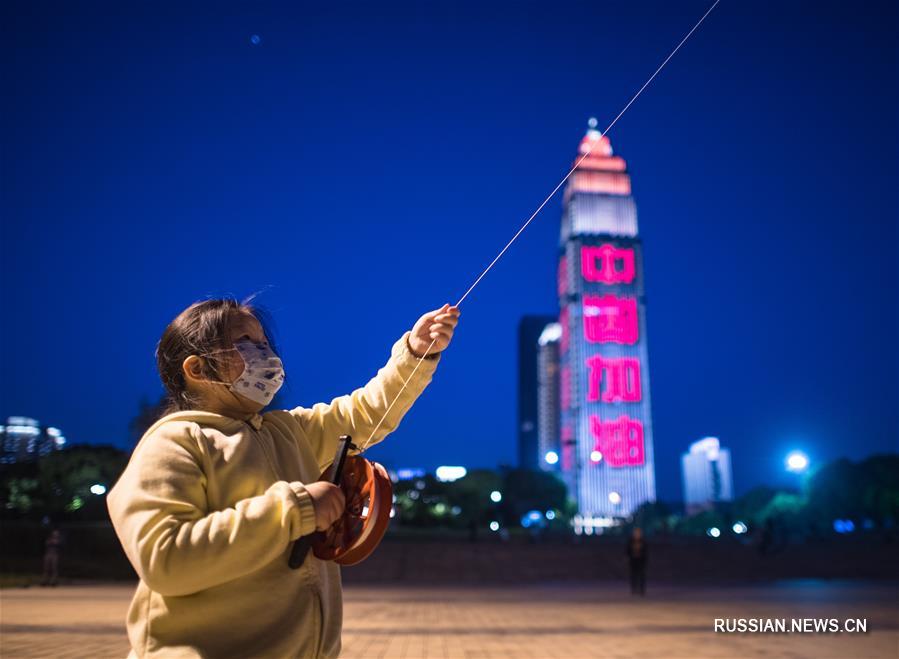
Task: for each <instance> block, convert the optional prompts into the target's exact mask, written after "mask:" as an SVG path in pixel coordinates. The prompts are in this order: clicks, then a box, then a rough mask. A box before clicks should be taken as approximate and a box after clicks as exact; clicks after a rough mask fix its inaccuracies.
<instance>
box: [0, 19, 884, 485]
mask: <svg viewBox="0 0 899 659" xmlns="http://www.w3.org/2000/svg"><path fill="white" fill-rule="evenodd" d="M706 9H707V5H706V3H701V2H695V3H693V2H688V3H678V4H676V5H672V4H670V3H649V2H645V3H637V4H633V5H627V6H618V5H610V6H598V5H596V6H594V5H593V4H581V3H571V4H570V5H564V6H559V7H555V6H554V7H543V6H539V5H515V4H511V3H510V4H508V5H502V4H498V5H492V4H491V6H489V7H487V6H480V5H477V4H475V3H471V4H459V5H457V6H455V7H454V8H449V7H427V8H426V7H422V6H416V5H411V4H410V5H408V6H402V7H401V6H399V5H397V6H396V7H392V8H389V9H384V10H383V11H379V10H376V9H375V8H371V7H365V6H362V5H360V7H359V8H358V10H357V11H353V12H349V13H348V14H347V13H342V12H341V11H340V10H339V9H338V8H335V7H320V8H317V9H315V10H314V11H303V10H301V9H299V8H296V7H287V6H285V7H282V8H280V9H279V10H278V11H271V10H265V11H263V10H262V9H260V8H253V7H249V6H247V7H242V8H234V9H232V10H231V11H226V12H222V15H220V16H218V17H217V18H216V20H215V21H210V20H208V16H206V15H205V14H204V12H202V11H200V10H199V9H198V8H197V7H187V8H178V9H175V8H173V7H169V6H165V5H163V6H154V7H152V8H150V7H143V6H121V5H117V4H115V3H92V4H91V5H87V6H74V5H71V6H62V7H59V8H58V11H57V14H56V18H55V19H54V20H53V21H52V22H49V23H48V22H47V20H46V17H45V16H44V14H43V12H42V11H41V9H40V7H37V6H34V5H32V4H31V3H24V2H19V3H17V2H12V3H8V4H6V5H5V7H4V9H3V12H4V17H5V18H6V20H4V21H3V23H4V25H5V26H7V32H6V34H7V38H6V39H5V40H4V44H3V46H2V48H3V49H4V55H5V57H4V60H5V62H6V64H5V67H6V70H5V74H6V80H7V81H8V88H9V94H7V95H6V103H5V104H4V110H5V112H6V116H7V121H6V122H4V124H3V126H2V127H0V131H2V136H3V137H2V140H3V145H4V176H3V177H2V179H3V180H2V186H3V190H2V191H3V199H4V201H3V211H4V220H3V227H2V242H3V244H4V246H5V247H6V250H4V255H3V258H2V263H0V268H2V270H0V275H2V277H0V279H2V292H3V295H4V299H5V301H6V302H7V308H8V309H10V310H12V312H11V313H10V318H11V320H10V321H9V322H8V323H7V324H6V325H5V327H4V331H3V342H2V345H3V348H2V351H3V352H2V355H0V358H2V360H3V363H4V376H3V380H2V388H0V417H2V418H6V417H8V416H26V417H31V418H35V419H38V420H40V421H41V422H42V423H44V424H47V425H48V426H53V427H57V428H59V429H60V430H61V431H62V432H63V433H64V434H65V436H66V437H67V439H68V442H69V444H76V443H82V442H95V443H112V444H115V445H117V446H120V447H123V448H127V447H129V442H130V438H129V434H128V422H129V421H130V420H131V419H132V418H133V417H134V416H135V415H136V414H137V412H138V402H139V400H140V399H141V397H144V396H145V397H147V398H148V399H150V400H155V397H156V396H158V395H159V394H160V393H161V387H160V385H159V382H158V377H157V375H156V373H155V365H154V359H153V350H154V348H155V345H156V341H157V340H158V339H159V336H160V335H161V333H162V330H163V329H164V327H165V325H166V324H167V323H168V322H170V321H171V320H172V318H174V316H175V315H176V314H177V313H178V312H180V311H181V310H182V309H183V308H185V307H186V306H188V305H189V304H190V303H191V302H193V301H194V300H197V299H201V298H203V297H205V296H207V295H217V294H228V293H233V294H235V295H237V296H239V297H243V296H245V295H248V294H250V293H253V292H255V291H262V295H261V296H260V297H259V302H261V303H262V304H263V305H265V306H267V307H269V308H270V309H271V311H272V312H273V315H274V319H275V325H276V338H277V339H278V341H279V343H280V346H281V350H282V357H283V358H284V361H285V366H286V369H287V374H288V375H287V384H286V385H285V388H284V396H285V397H286V399H287V400H290V401H294V402H295V404H297V405H311V404H314V403H315V402H318V401H322V400H329V399H330V398H331V397H333V396H337V395H341V394H346V393H349V391H351V390H352V389H354V388H356V387H359V386H362V385H363V384H364V383H365V382H366V381H367V379H368V378H370V377H371V376H372V375H374V373H375V371H376V370H377V369H378V368H379V367H380V366H382V365H383V363H384V362H385V361H386V359H387V356H388V351H389V346H390V345H391V343H392V341H394V340H395V339H396V338H397V337H399V336H400V335H401V333H402V332H403V331H405V330H406V329H409V328H410V327H411V325H412V323H413V322H414V321H415V319H416V318H417V317H418V316H419V315H420V314H421V313H423V312H425V311H427V310H429V309H433V308H436V307H439V306H440V305H441V304H443V303H444V302H450V303H452V302H455V301H456V300H457V299H458V296H459V295H460V294H461V293H462V292H463V291H464V290H465V289H466V288H467V287H468V286H469V285H470V284H471V283H472V281H473V279H474V278H475V277H476V276H477V274H478V273H479V272H481V270H482V269H483V267H484V266H486V265H487V263H489V261H490V259H491V258H492V257H493V256H494V255H495V254H496V251H497V249H498V248H499V247H500V246H502V245H503V244H504V243H505V242H506V241H507V240H508V239H509V238H510V237H511V235H512V234H513V233H514V231H515V230H516V229H517V228H518V227H519V226H520V224H521V222H522V221H523V219H525V218H526V217H527V216H528V215H529V214H530V213H531V212H532V211H533V210H534V208H535V207H536V205H537V204H538V203H539V202H540V200H541V199H542V198H543V197H544V196H545V195H546V194H547V193H548V192H549V190H550V189H552V186H553V185H554V184H555V183H556V182H557V181H558V180H559V178H560V177H561V176H562V175H563V174H564V173H565V171H567V167H568V166H570V164H571V163H570V155H571V145H572V144H575V143H576V140H577V139H579V137H580V136H581V134H582V132H583V126H584V122H585V121H586V119H587V117H589V116H597V117H598V118H599V119H600V124H601V125H605V124H606V123H607V122H608V121H610V120H611V119H612V118H613V117H614V115H615V114H616V113H617V112H618V111H619V110H620V108H621V107H622V106H623V104H624V103H625V102H626V101H627V99H628V98H630V97H631V95H632V94H633V93H634V92H635V91H636V89H638V88H639V86H640V85H641V84H642V83H643V82H644V81H645V80H646V78H647V76H648V75H649V74H650V73H651V72H652V71H653V70H654V69H655V67H657V66H658V64H659V63H660V61H661V59H662V58H664V56H665V55H666V54H667V53H668V52H670V50H671V48H672V47H673V46H674V45H675V44H676V43H677V41H678V40H679V39H680V38H681V37H682V35H683V34H684V32H685V30H687V29H689V28H690V27H691V26H692V25H693V24H695V21H696V20H697V19H698V17H699V16H701V15H702V13H703V12H704V11H705V10H706ZM775 14H776V16H777V17H778V20H777V21H774V20H772V16H773V15H775ZM815 15H816V20H815V21H813V22H809V21H808V20H807V9H806V8H805V7H803V5H801V4H799V3H785V4H780V3H779V4H777V5H776V6H775V5H773V4H772V5H752V6H749V5H740V4H739V3H730V4H729V3H722V4H721V5H720V6H719V7H718V8H716V10H715V11H714V12H713V13H712V14H710V16H709V18H708V19H707V20H706V22H705V23H704V24H703V27H702V29H701V30H700V31H697V33H696V34H695V35H694V37H693V38H692V39H691V40H690V42H689V43H688V44H686V45H685V46H684V48H683V49H682V50H681V51H680V52H679V53H678V55H677V57H676V58H675V59H673V60H672V61H671V63H670V64H669V66H668V67H667V68H666V69H665V71H664V72H663V73H662V74H660V75H659V77H658V78H657V79H656V80H654V81H653V83H652V84H651V85H650V86H649V87H648V88H647V90H646V91H645V92H644V94H643V95H642V96H641V98H640V99H638V101H637V102H636V103H635V104H634V105H633V106H632V107H631V108H630V109H629V111H628V113H627V114H626V115H625V116H624V117H622V119H621V120H620V121H619V122H618V124H616V126H615V128H614V129H613V131H612V132H611V133H610V137H611V139H612V140H613V143H614V144H615V147H616V151H619V152H620V153H622V154H626V156H627V158H628V161H629V163H630V164H631V167H632V173H633V175H634V186H635V189H634V194H635V196H636V197H637V199H638V202H639V206H640V222H641V234H642V235H643V239H644V254H645V257H646V264H645V267H646V281H647V291H646V295H647V300H648V314H649V318H648V324H649V333H650V341H651V343H652V346H651V358H652V369H653V371H652V377H653V382H652V387H653V400H652V402H653V423H654V430H655V434H656V436H657V438H658V441H657V445H656V447H655V448H656V456H655V458H656V480H657V490H658V492H657V494H658V497H659V498H660V499H662V500H670V499H676V498H678V497H679V494H680V490H681V475H680V455H681V453H682V452H683V450H685V448H686V446H687V445H688V444H689V443H690V442H691V441H693V440H695V438H697V437H704V436H708V435H713V436H716V437H720V438H721V440H722V442H723V443H725V444H726V445H727V446H728V447H729V449H730V450H731V453H732V456H733V463H734V464H733V467H734V474H733V476H734V485H735V494H740V493H742V492H745V491H746V490H748V489H750V488H751V487H753V486H754V485H757V484H762V483H769V484H773V485H777V484H790V482H791V481H790V479H789V477H790V474H787V473H785V470H784V468H783V459H784V455H785V454H786V453H787V452H788V451H790V450H793V449H799V450H803V451H805V452H806V453H807V454H808V456H809V459H810V460H811V462H812V464H817V463H821V462H826V461H829V460H833V459H836V458H838V457H841V456H846V457H848V458H850V459H854V460H855V459H859V458H862V457H864V456H867V455H871V454H875V453H885V452H888V451H895V450H896V441H897V432H899V412H897V409H899V405H897V401H899V387H897V371H899V353H897V349H896V341H895V337H896V336H897V335H899V329H897V313H896V312H897V309H896V307H897V304H896V300H897V299H899V275H897V267H896V263H897V258H896V257H897V234H896V217H897V201H896V199H895V195H894V194H893V192H892V191H893V190H894V189H895V180H896V179H897V174H899V172H897V156H896V153H895V148H894V145H895V143H896V139H897V128H896V120H895V117H896V116H897V114H899V112H897V109H899V108H897V92H896V89H895V87H894V86H890V85H884V84H883V81H884V80H894V79H896V62H895V57H893V53H894V49H895V44H894V41H893V39H892V32H891V29H892V28H891V27H890V26H892V25H894V24H895V19H896V8H895V7H889V6H880V5H878V6H877V7H874V6H872V7H870V8H869V11H866V12H859V11H857V10H853V9H852V8H850V7H848V6H845V7H844V6H832V5H828V6H822V7H819V8H816V14H815ZM648 17H649V18H648ZM800 28H801V29H800ZM73 35H77V37H76V36H73ZM252 35H258V36H259V39H258V40H257V41H256V42H254V41H253V40H251V37H252ZM336 43H339V44H341V46H340V48H336V47H335V44H336ZM460 43H464V44H465V47H464V48H461V47H460V46H459V44H460ZM760 43H762V44H765V46H764V47H760V46H759V44H760ZM497 44H502V47H497ZM750 53H751V57H750V56H749V55H748V54H750ZM113 54H114V56H112V55H113ZM413 54H414V56H413ZM859 116H861V117H863V119H864V120H863V121H850V118H853V117H859ZM560 212H561V199H559V198H556V199H555V200H553V201H552V202H551V203H550V204H548V205H547V207H546V208H545V209H544V210H543V212H542V213H541V215H540V216H539V217H538V218H537V219H536V220H535V221H534V223H533V224H532V226H529V227H528V229H527V231H526V232H525V233H524V234H522V236H521V238H520V240H519V241H517V242H516V244H515V245H514V246H513V248H512V249H510V250H509V252H508V253H507V254H506V255H505V256H504V257H503V260H502V261H501V262H500V263H498V264H497V267H496V268H494V269H493V270H492V271H491V272H490V274H489V275H488V276H487V277H486V278H485V279H484V281H483V282H482V283H481V285H480V286H479V287H478V288H477V290H475V291H474V292H473V294H472V295H471V296H470V297H469V298H468V299H466V300H465V302H464V304H463V305H462V309H463V312H464V313H463V317H462V320H461V322H460V326H459V329H458V331H457V336H456V338H455V339H454V342H453V345H452V346H451V347H450V350H449V351H448V353H447V355H445V358H444V359H443V360H442V362H441V365H440V368H439V369H438V372H437V373H436V375H435V378H434V381H433V383H432V385H431V387H429V389H428V391H427V392H426V393H425V395H424V396H423V397H422V398H421V399H420V400H419V401H418V402H417V403H416V405H415V406H414V408H413V409H412V411H411V412H410V414H409V415H408V417H407V418H406V419H404V421H403V424H402V425H401V427H400V428H399V429H398V431H397V432H396V433H395V434H394V436H392V437H391V438H389V439H388V440H387V441H385V442H384V443H383V445H381V446H378V447H376V448H375V449H374V450H373V451H372V452H371V456H372V457H373V458H374V459H377V460H379V461H382V462H385V463H389V464H390V465H391V466H395V467H411V466H421V467H424V468H428V469H432V468H433V467H434V466H436V465H438V464H465V465H468V466H471V467H478V466H484V467H493V466H495V465H497V464H500V463H507V464H514V463H515V462H516V441H517V436H518V435H517V416H516V410H515V406H516V386H517V384H516V378H515V372H516V366H515V361H516V328H517V324H518V322H519V319H520V318H521V317H522V316H524V315H528V314H538V313H545V312H550V311H552V310H553V309H554V308H555V295H556V292H555V286H554V284H555V265H556V263H555V249H556V246H557V239H558V233H557V232H558V224H557V221H558V217H559V214H560ZM251 239H252V240H251ZM246 245H249V246H250V247H251V249H241V248H242V247H244V246H246ZM847 308H848V309H849V310H848V311H847ZM836 348H839V350H838V351H836V354H835V349H836ZM843 351H845V352H843Z"/></svg>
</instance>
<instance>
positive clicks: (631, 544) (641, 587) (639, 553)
mask: <svg viewBox="0 0 899 659" xmlns="http://www.w3.org/2000/svg"><path fill="white" fill-rule="evenodd" d="M627 558H628V564H629V567H630V573H631V594H632V595H637V594H638V593H639V594H640V595H646V561H647V558H648V552H647V547H646V540H645V539H644V538H643V529H641V528H640V527H639V526H637V527H634V530H633V531H632V532H631V537H630V538H629V539H628V542H627Z"/></svg>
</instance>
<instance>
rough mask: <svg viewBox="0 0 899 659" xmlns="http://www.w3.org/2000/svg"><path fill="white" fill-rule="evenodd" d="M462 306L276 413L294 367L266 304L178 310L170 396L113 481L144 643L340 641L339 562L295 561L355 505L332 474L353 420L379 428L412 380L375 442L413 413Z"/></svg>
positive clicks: (254, 652)
mask: <svg viewBox="0 0 899 659" xmlns="http://www.w3.org/2000/svg"><path fill="white" fill-rule="evenodd" d="M459 314H460V312H459V309H458V308H457V307H451V306H450V305H448V304H447V305H444V306H443V307H441V308H440V309H437V310H435V311H431V312H429V313H426V314H425V315H423V316H422V317H421V318H419V319H418V321H417V322H416V323H415V326H414V327H413V328H412V330H411V331H407V332H405V333H404V334H403V336H402V337H400V338H399V339H398V340H397V341H396V342H395V343H394V344H393V347H392V348H391V354H390V359H389V360H388V362H387V364H386V365H385V366H384V367H382V368H381V369H380V370H379V371H378V373H377V375H375V377H374V378H372V379H371V380H370V381H369V382H368V384H366V385H365V386H364V387H361V388H359V389H356V390H355V391H353V392H352V393H350V394H348V395H346V396H341V397H338V398H335V399H334V400H332V401H331V402H330V403H317V404H315V405H313V406H312V407H310V408H304V407H296V408H293V409H291V410H271V411H268V412H266V413H265V414H260V412H261V410H262V409H263V408H264V407H265V406H266V405H268V404H269V403H270V402H271V401H272V398H273V397H274V395H275V393H276V392H277V390H278V388H279V387H280V386H281V383H282V382H283V380H284V370H283V368H282V364H281V360H280V359H279V358H278V357H277V354H276V352H275V350H274V347H273V346H272V345H271V344H270V343H269V342H268V337H267V335H266V331H265V328H264V326H263V323H262V322H260V320H259V313H258V312H257V311H256V310H255V309H254V308H252V307H251V306H249V305H248V304H244V303H239V302H237V301H235V300H229V299H217V300H206V301H203V302H197V303H196V304H193V305H191V306H190V307H189V308H187V309H186V310H184V311H183V312H182V313H181V314H180V315H179V316H178V317H177V318H175V320H174V321H172V323H171V324H170V325H169V326H168V327H167V328H166V330H165V332H164V333H163V335H162V339H161V340H160V341H159V346H158V348H157V351H156V356H157V363H158V367H159V375H160V377H161V378H162V382H163V384H164V385H165V388H166V390H167V392H168V394H169V397H170V401H171V404H170V408H169V410H168V411H167V413H166V415H164V416H163V417H162V418H161V419H159V421H157V422H156V423H155V424H154V425H153V426H152V427H151V428H150V429H149V430H147V432H146V433H145V434H144V436H143V437H142V438H141V440H140V442H139V443H138V444H137V447H136V448H135V449H134V453H133V455H132V456H131V460H130V462H129V464H128V466H127V467H126V469H125V471H124V473H123V474H122V476H121V478H120V479H119V480H118V482H117V483H116V485H115V486H114V487H113V488H112V489H111V490H110V492H109V495H108V497H107V502H108V506H109V513H110V517H111V519H112V523H113V525H114V527H115V530H116V533H117V534H118V537H119V540H120V541H121V543H122V546H123V547H124V549H125V553H126V554H127V555H128V559H129V560H130V561H131V564H132V565H133V566H134V569H135V570H136V571H137V573H138V575H139V576H140V583H139V584H138V586H137V591H136V592H135V594H134V598H133V600H132V602H131V607H130V609H129V611H128V637H129V640H130V641H131V647H132V650H131V654H130V655H129V657H162V656H165V657H175V656H177V657H336V656H337V655H338V654H339V652H340V647H341V641H340V631H341V626H342V601H341V583H340V569H339V566H338V565H337V564H335V563H332V562H330V561H321V560H319V559H317V558H315V556H314V555H313V554H312V552H309V554H308V555H307V557H306V560H305V562H304V563H303V565H302V566H301V567H300V568H299V569H297V570H292V569H290V568H289V567H288V565H287V557H288V553H289V551H290V547H291V546H292V544H293V541H294V540H296V539H297V538H299V537H300V536H304V535H307V534H309V533H312V532H313V531H315V530H324V529H326V528H328V527H329V526H330V525H331V524H333V523H334V521H336V520H337V519H338V518H339V517H340V515H341V514H342V512H343V508H344V499H343V494H342V492H341V491H340V489H339V488H338V487H336V486H334V485H331V484H330V483H326V482H317V481H318V478H319V476H320V475H321V473H322V471H323V470H324V469H325V467H327V466H328V464H329V463H330V462H332V460H333V457H334V452H335V450H336V447H337V440H338V438H339V437H340V435H343V434H349V435H352V436H353V438H354V440H355V441H356V442H357V443H362V442H364V441H365V440H367V439H368V437H369V435H370V434H371V432H372V431H373V430H374V428H375V426H376V424H377V423H378V421H380V420H381V418H382V417H383V416H384V414H385V412H386V411H387V408H388V406H389V405H390V404H391V403H392V402H393V400H394V398H396V397H397V394H399V392H400V390H401V389H402V387H403V383H404V382H406V381H407V380H408V383H407V384H406V387H405V389H403V390H402V393H401V394H400V395H399V399H398V400H397V401H396V403H395V404H394V405H393V407H392V408H391V409H390V413H389V414H388V415H387V418H386V419H384V422H383V423H382V424H381V426H380V428H379V429H378V431H377V433H376V434H375V435H374V437H373V438H372V441H371V442H370V444H369V445H373V444H375V443H377V442H379V441H381V440H383V439H384V437H386V436H387V435H388V434H389V433H390V432H392V431H393V430H395V429H396V428H397V426H398V425H399V423H400V420H401V419H402V418H403V416H404V415H405V414H406V412H407V411H408V410H409V408H410V407H411V406H412V403H413V402H414V401H415V399H416V398H418V396H419V395H421V393H422V392H423V391H424V389H425V387H426V386H427V385H428V383H429V382H430V381H431V378H432V376H433V374H434V371H435V369H436V368H437V363H438V362H439V361H440V352H441V351H442V350H444V349H445V348H446V347H447V346H448V345H449V342H450V340H451V339H452V336H453V331H454V329H455V327H456V324H457V323H458V320H459ZM432 342H434V345H433V346H431V343H432ZM429 346H430V352H429V353H428V354H427V355H425V352H426V351H427V350H428V347H429ZM423 355H424V359H421V364H420V365H419V366H418V370H416V371H415V373H414V375H413V373H412V372H413V370H415V367H416V364H418V363H419V361H420V358H421V357H422V356H423Z"/></svg>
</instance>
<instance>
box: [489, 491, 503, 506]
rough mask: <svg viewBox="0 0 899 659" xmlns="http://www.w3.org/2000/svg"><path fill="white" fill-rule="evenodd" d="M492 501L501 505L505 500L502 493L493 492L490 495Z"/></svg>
mask: <svg viewBox="0 0 899 659" xmlns="http://www.w3.org/2000/svg"><path fill="white" fill-rule="evenodd" d="M490 500H491V501H492V502H493V503H499V502H500V501H502V500H503V495H502V492H500V491H499V490H493V492H491V493H490Z"/></svg>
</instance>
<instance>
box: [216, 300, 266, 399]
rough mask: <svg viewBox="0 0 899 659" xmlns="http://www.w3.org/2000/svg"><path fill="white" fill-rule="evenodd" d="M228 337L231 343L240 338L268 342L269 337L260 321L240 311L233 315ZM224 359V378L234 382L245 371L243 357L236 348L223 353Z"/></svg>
mask: <svg viewBox="0 0 899 659" xmlns="http://www.w3.org/2000/svg"><path fill="white" fill-rule="evenodd" d="M228 338H229V339H230V340H231V345H234V343H235V342H236V341H240V340H244V341H246V340H250V341H252V342H253V343H268V337H267V336H266V335H265V332H263V331H262V325H260V324H259V321H258V320H256V318H255V317H253V316H251V315H250V314H246V313H238V312H236V311H235V312H233V313H232V315H231V336H230V337H228ZM222 360H223V361H224V370H223V372H222V379H223V380H225V381H227V382H229V383H230V382H234V381H235V380H236V379H237V378H239V377H240V374H241V373H243V369H244V363H243V359H241V358H240V355H239V354H238V353H237V351H236V350H229V351H227V352H224V353H222Z"/></svg>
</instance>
